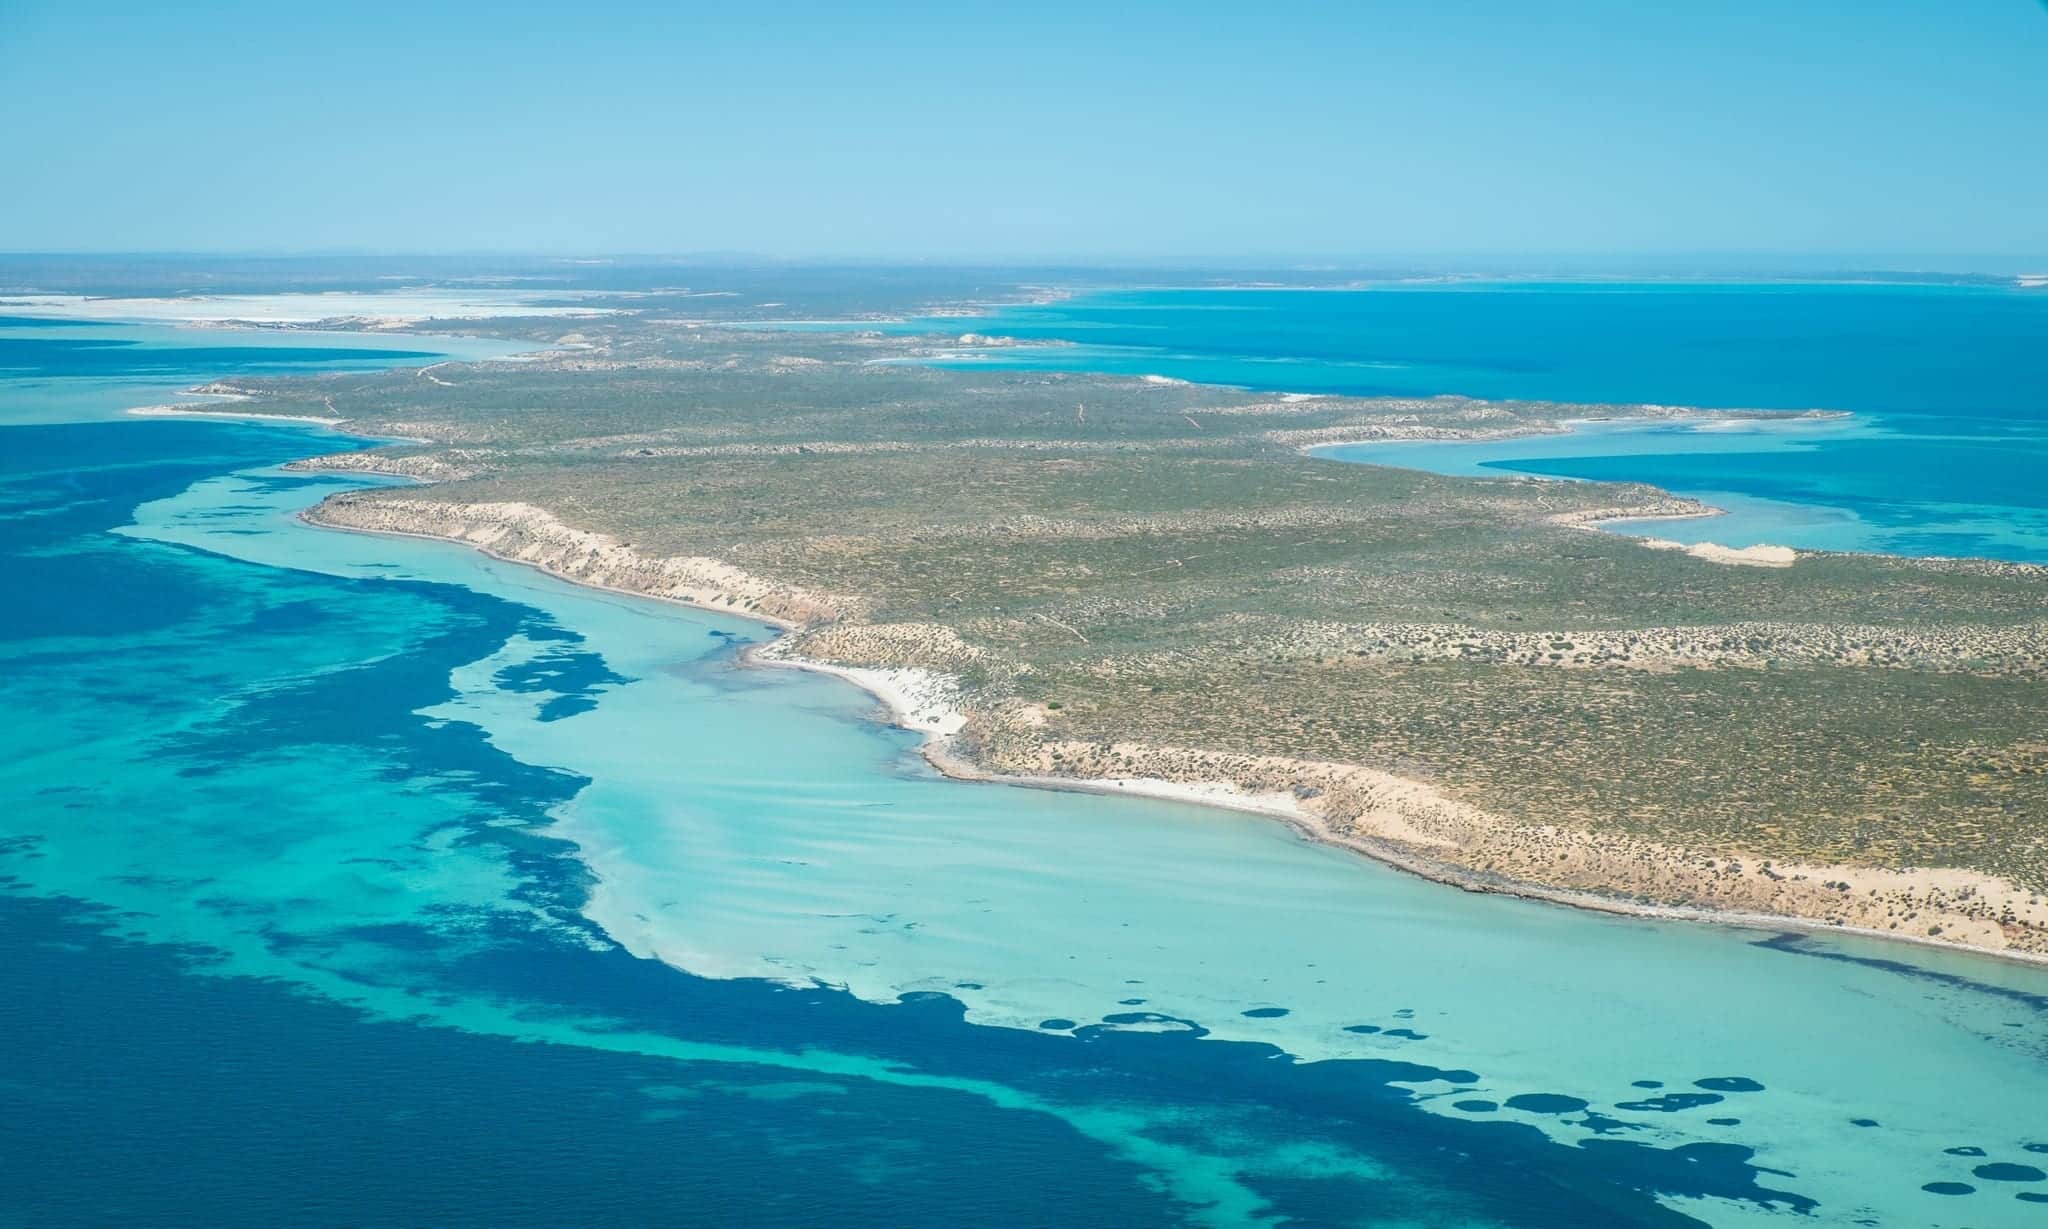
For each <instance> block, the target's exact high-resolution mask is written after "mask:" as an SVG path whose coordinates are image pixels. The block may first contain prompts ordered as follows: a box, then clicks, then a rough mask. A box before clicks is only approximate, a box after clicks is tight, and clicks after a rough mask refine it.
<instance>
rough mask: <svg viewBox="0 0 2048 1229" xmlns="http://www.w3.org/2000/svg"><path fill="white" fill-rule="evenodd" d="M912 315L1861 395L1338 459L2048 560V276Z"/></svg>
mask: <svg viewBox="0 0 2048 1229" xmlns="http://www.w3.org/2000/svg"><path fill="white" fill-rule="evenodd" d="M869 327H871V326H869ZM903 327H904V328H906V329H908V330H910V331H928V330H932V329H939V330H943V331H947V332H956V331H962V332H964V331H968V330H972V331H976V332H980V333H994V334H1000V335H1005V336H1011V337H1019V338H1024V339H1031V340H1045V341H1051V340H1064V341H1068V342H1073V343H1075V344H1072V345H1066V346H1056V347H1055V346H1048V347H1024V348H1017V349H995V350H990V349H962V350H958V351H954V352H951V353H949V354H947V355H945V356H943V357H941V358H940V359H939V360H938V361H939V362H940V363H942V364H944V365H957V366H990V365H994V366H1003V367H1026V368H1037V369H1056V370H1087V371H1112V372H1122V373H1126V374H1154V375H1164V376H1169V377H1172V378H1176V379H1185V380H1193V381H1197V382H1203V383H1215V384H1231V385H1239V386H1244V387H1250V388H1260V389H1270V390H1278V391H1286V392H1301V393H1345V394H1354V395H1363V396H1418V395H1421V396H1433V395H1437V394H1446V393H1448V394H1460V395H1465V396H1473V397H1488V398H1530V399H1542V400H1552V401H1565V402H1584V403H1597V404H1641V403H1651V404H1661V405H1685V406H1701V407H1709V408H1719V409H1745V408H1746V409H1774V410H1805V409H1828V410H1842V411H1849V412H1851V414H1852V416H1851V417H1850V418H1849V419H1847V420H1846V421H1838V422H1831V423H1825V424H1803V425H1800V426H1798V427H1795V428H1793V429H1789V430H1787V429H1783V428H1777V427H1763V428H1758V429H1753V430H1744V431H1733V432H1727V431H1712V432H1708V431H1700V430H1697V429H1694V428H1690V427H1684V426H1670V425H1653V426H1648V427H1642V428H1639V429H1634V430H1629V429H1622V428H1616V427H1601V428H1599V429H1592V430H1585V431H1582V432H1580V433H1577V434H1575V435H1572V436H1567V437H1562V438H1555V439H1545V440H1541V441H1527V440H1513V441H1501V442H1494V443H1488V444H1445V445H1436V444H1430V445H1412V444H1411V445H1394V446H1385V445H1377V444H1374V445H1366V446H1361V447H1356V448H1335V449H1328V450H1323V455H1327V456H1331V457H1335V458H1337V459H1340V460H1347V461H1362V462H1368V463H1373V464H1384V465H1402V466H1408V467H1411V468H1418V469H1429V470H1434V471H1438V472H1442V473H1453V474H1466V475H1474V474H1478V475H1485V474H1493V475H1496V476H1498V475H1500V474H1502V473H1504V472H1505V473H1525V474H1539V475H1543V476H1546V477H1555V478H1581V479H1601V480H1625V481H1636V482H1649V483H1653V484H1655V485H1657V486H1660V487H1663V488H1665V489H1667V490H1672V491H1676V492H1678V493H1680V494H1685V495H1692V496H1695V497H1697V498H1701V499H1704V500H1706V501H1707V502H1709V503H1711V504H1714V505H1715V506H1717V507H1720V508H1724V509H1726V510H1727V511H1728V512H1729V513H1730V515H1728V516H1725V517H1717V518H1712V519H1707V520H1697V521H1689V522H1659V523H1658V524H1657V526H1656V529H1655V532H1656V534H1657V536H1659V537H1664V538H1673V539H1677V540H1681V541H1686V542H1698V541H1715V542H1720V543H1723V544H1724V545H1735V546H1748V545H1753V544H1755V543H1759V542H1773V543H1780V544H1784V545H1791V546H1799V547H1805V548H1809V549H1821V550H1862V551H1883V552H1888V553H1897V554H1910V555H1974V556H1987V557H1991V558H1998V559H2015V560H2033V561H2048V482H2044V481H2042V478H2041V475H2042V474H2043V473H2044V472H2048V290H2022V289H2018V288H2012V289H2001V288H1996V287H1989V286H1931V285H1913V286H1906V285H1877V284H1870V285H1812V284H1766V285H1733V284H1730V285H1688V284H1677V283H1670V284H1660V283H1637V284H1629V283H1605V284H1582V285H1571V284H1554V283H1522V284H1513V283H1507V284H1503V283H1464V284H1457V285H1450V286H1431V287H1424V286H1410V287H1384V288H1380V289H1374V290H1366V291H1284V290H1218V291H1210V290H1159V291H1125V292H1116V293H1107V294H1090V295H1083V296H1080V297H1078V298H1074V299H1070V300H1066V301H1063V302H1059V303H1053V304H1047V305H1043V306H1034V307H1023V308H1004V309H1001V310H999V311H997V312H995V313H994V314H993V315H991V316H985V317H976V318H957V319H950V320H929V321H914V322H910V323H909V324H907V325H905V326H903ZM1615 528H1618V529H1622V530H1624V531H1631V532H1633V531H1636V530H1637V529H1638V528H1639V527H1634V526H1616V527H1615Z"/></svg>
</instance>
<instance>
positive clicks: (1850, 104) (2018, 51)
mask: <svg viewBox="0 0 2048 1229" xmlns="http://www.w3.org/2000/svg"><path fill="white" fill-rule="evenodd" d="M0 106H4V108H5V114H6V116H7V121H6V122H5V123H0V250H11V251H17V252H22V251H31V252H33V251H43V252H48V251H202V252H302V251H327V250H367V251H385V252H427V251H440V252H448V251H463V252H468V251H499V252H532V253H548V254H575V253H628V252H630V253H676V254H682V253H712V252H716V253H751V254H761V255H769V256H778V257H786V258H804V257H868V258H889V259H899V258H900V259H925V260H935V261H959V260H988V261H998V260H1013V259H1033V258H1044V259H1109V260H1200V259H1224V258H1263V257H1281V258H1289V259H1301V260H1330V261H1339V260H1343V259H1347V258H1354V257H1404V258H1405V257H1428V256H1432V255H1451V254H1490V253H1500V254H1526V255H1535V256H1558V257H1570V256H1595V255H1621V256H1627V255H1631V254H1689V253H1699V254H1708V255H1712V254H1757V255H1763V256H1781V257H1786V258H1793V257H1814V256H1819V255H1832V254H1858V255H1863V256H1869V257H1877V258H1887V259H1888V261H1889V263H1893V264H1900V263H1910V262H1912V261H1919V262H1921V265H1922V266H1923V267H1932V265H1931V264H1930V263H1929V262H1934V261H1938V260H1939V259H1940V258H1942V257H1944V256H1957V255H1964V254H1969V255H1976V256H1994V257H1999V258H2006V257H2010V258H2013V259H2014V260H2016V261H2018V262H2020V263H2022V264H2025V263H2026V262H2033V265H2034V266H2036V267H2038V266H2041V265H2044V264H2048V6H2044V5H2043V3H2041V2H2040V0H1915V2H1907V0H1761V2H1751V0H1714V2H1711V3H1694V4H1678V3H1663V2H1662V0H1613V2H1608V0H1551V2H1546V3H1530V2H1528V0H1500V2H1490V0H1433V2H1424V0H1415V2H1405V0H1403V2H1393V0H1389V2H1384V3H1381V2H1375V0H1353V2H1352V3H1330V4H1304V3H1288V2H1286V0H1264V2H1262V3H1245V2H1242V0H1233V2H1231V3H1210V2H1208V0H1183V2H1181V3H1176V4H1159V3H1145V2H1143V0H1138V2H1131V3H1116V2H1115V0H1090V2H1088V3H1069V2H1068V0H1042V2H1037V3H1017V2H1015V0H1011V2H1009V3H1002V4H981V3H974V2H971V0H954V2H952V3H944V4H938V3H932V4H922V3H890V2H889V0H869V2H867V3H778V2H775V0H754V2H750V3H720V4H692V3H669V4H635V3H604V2H601V0H589V2H587V3H583V4H567V3H561V2H560V0H555V2H553V3H549V4H545V5H541V4H526V3H523V2H522V0H505V2H502V3H495V4H489V5H484V4H476V5H463V4H456V3H433V2H431V0H414V2H413V3H406V4H393V3H384V2H381V0H363V2H352V3H348V4H278V3H274V2H268V0H266V2H265V3H261V4H229V3H214V4H208V3H203V2H195V3H181V4H163V3H150V4H134V5H130V4H125V3H121V2H118V0H109V2H102V3H93V4H79V3H76V2H75V0H63V2H59V3H45V2H43V0H0Z"/></svg>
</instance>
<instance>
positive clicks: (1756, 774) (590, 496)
mask: <svg viewBox="0 0 2048 1229" xmlns="http://www.w3.org/2000/svg"><path fill="white" fill-rule="evenodd" d="M706 302H707V301H706V300H704V299H701V298H695V299H689V300H683V301H679V302H678V303H675V304H659V303H658V304H649V303H634V304H629V305H628V306H629V307H630V308H631V310H622V311H619V312H617V313H615V314H607V315H602V316H592V317H588V318H582V319H578V320H577V321H575V322H574V331H573V332H564V331H563V328H564V325H563V322H562V321H561V320H559V319H552V320H549V319H529V320H500V321H493V322H487V323H476V322H468V323H465V324H462V325H460V326H451V327H461V328H462V329H464V330H465V331H469V332H482V333H486V334H489V335H492V336H500V337H510V338H517V339H522V340H526V341H529V342H531V343H533V344H535V345H536V346H537V347H539V348H540V349H539V353H537V354H536V355H535V356H533V357H532V358H531V359H530V360H529V361H521V362H516V363H479V364H470V365H457V364H438V365H436V366H435V367H434V368H433V369H431V371H397V372H387V373H383V374H377V375H360V374H356V375H342V376H327V377H318V378H310V379H309V378H293V379H282V378H281V379H251V378H246V377H245V378H241V379H238V380H236V381H235V382H234V383H233V386H232V387H226V386H211V387H209V389H208V390H207V391H209V392H211V393H214V394H220V393H232V394H235V395H238V396H240V397H243V398H246V400H245V401H242V402H238V403H237V404H236V405H235V406H234V407H233V412H235V413H240V414H248V413H260V414H265V415H280V416H287V417H302V418H306V419H311V420H315V421H320V422H327V421H329V420H337V419H338V420H340V421H341V422H342V423H343V424H344V429H346V430H349V431H352V432H358V433H360V434H363V435H369V436H377V437H384V438H391V437H403V438H405V439H407V440H411V441H419V442H411V443H405V444H400V445H395V446H387V447H379V448H376V449H373V450H368V451H345V452H339V453H335V454H333V455H330V456H326V457H321V458H316V459H313V460H309V461H306V462H301V463H299V464H300V465H301V467H304V468H318V469H330V470H335V471H343V472H376V473H384V474H396V475H403V476H406V477H409V478H414V479H418V480H419V481H420V482H421V483H422V484H424V485H406V486H380V487H376V488H371V489H352V490H349V491H346V492H343V493H340V494H337V495H335V496H333V497H331V498H330V499H328V500H327V501H326V502H325V503H323V504H321V505H320V506H319V507H318V508H316V509H315V510H314V511H313V513H311V517H312V519H315V520H317V521H319V522H320V523H322V524H326V525H332V526H337V527H342V528H348V529H355V530H369V531H378V532H395V533H408V534H423V535H430V536H434V537H440V538H447V539H450V540H454V541H459V542H465V543H468V544H470V545H473V546H476V547H479V548H482V549H485V550H488V551H490V552H492V553H494V554H497V555H500V556H503V557H505V558H508V559H513V560H518V561H522V562H526V563H530V564H533V565H535V566H538V567H541V568H544V569H546V570H548V571H550V572H552V573H554V574H556V575H559V576H562V577H565V578H568V579H570V580H574V581H579V582H583V583H588V584H596V585H604V586H608V587H611V588H615V589H620V590H625V591H628V592H633V593H640V594H646V595H650V596H655V597H662V598H669V599H673V600H678V601H684V602H689V603H692V604H696V605H701V606H706V607H710V608H713V609H717V610H721V611H728V612H732V613H739V614H745V615H749V616H752V617H755V618H758V619H762V620H764V621H767V622H771V623H774V624H777V625H778V626H780V627H782V628H784V629H785V631H786V634H785V635H783V636H782V637H780V638H779V639H777V640H776V641H774V642H773V643H772V644H770V645H767V646H764V647H763V648H762V649H760V650H759V651H758V652H757V653H756V654H755V656H756V657H757V658H758V659H759V660H760V661H761V662H762V663H764V664H770V663H784V664H806V665H812V666H817V667H821V668H829V669H832V670H835V671H839V672H841V673H844V674H846V675H847V676H849V677H851V678H853V679H854V680H855V681H857V682H860V683H862V684H863V685H864V686H867V687H868V688H869V689H870V690H872V691H874V692H876V693H877V694H879V695H881V696H883V697H884V698H885V699H887V700H888V701H889V702H890V703H891V705H892V707H893V709H894V710H895V713H896V717H897V719H898V720H899V721H901V722H902V723H903V724H905V725H908V726H911V727H912V728H916V729H921V730H923V731H925V732H926V733H927V734H928V736H929V738H930V741H929V743H928V746H927V756H928V758H930V759H931V761H932V762H933V763H934V764H935V765H937V766H938V767H939V768H940V769H941V770H943V771H946V772H949V773H953V774H956V775H961V776H986V777H991V778H998V779H1007V780H1014V781H1018V782H1021V783H1027V784H1039V785H1054V786H1061V787H1069V788H1095V789H1109V790H1121V791H1126V792H1150V793H1157V794H1162V795H1167V796H1176V797H1185V798H1190V799H1194V800H1197V801H1204V802H1211V803H1217V804H1221V805H1232V806H1238V807H1243V808H1246V809H1252V810H1257V811H1261V812H1264V813H1268V814H1272V815H1275V816H1277V817H1280V818H1283V819H1285V820H1287V821H1289V822H1291V823H1293V824H1295V825H1296V826H1297V827H1299V828H1301V829H1302V830H1303V831H1305V832H1308V833H1310V834H1311V835H1313V836H1315V837H1316V838H1317V839H1321V840H1326V841H1330V842H1334V843H1337V844H1341V845H1345V846H1348V847H1351V848H1354V849H1357V850H1359V851H1361V852H1363V853H1366V854H1369V855H1371V856H1373V857H1376V858H1379V859H1382V860H1384V861H1386V862H1389V863H1392V864H1394V865H1398V866H1402V867H1405V868H1408V869H1410V870H1413V871H1416V872H1418V873H1421V874H1424V875H1428V876H1431V877H1433V878H1437V879H1441V880H1445V881H1447V882H1452V883H1457V884H1460V885H1463V886H1467V887H1471V888H1475V889H1481V890H1493V891H1508V892H1516V893H1521V894H1526V895H1532V896H1540V897H1546V898H1550V899H1557V900H1562V901H1567V902H1569V903H1574V904H1579V905H1586V906H1591V907H1597V908H1607V909H1617V910H1632V911H1646V912H1666V911H1681V912H1697V913H1704V914H1711V915H1717V916H1724V917H1734V918H1739V919H1748V920H1757V919H1778V920H1784V921H1789V922H1792V923H1796V924H1806V925H1818V926H1842V927H1851V928H1856V929H1860V930H1865V931H1870V932H1875V933H1879V934H1884V935H1888V936H1894V937H1898V938H1905V939H1912V940H1916V941H1921V942H1934V943H1954V944H1963V945H1967V946H1970V947H1973V948H1978V949H1983V950H1989V951H1996V952H2001V953H2006V954H2011V955H2015V956H2021V957H2043V956H2048V899H2044V895H2043V894H2044V892H2048V831H2044V829H2043V828H2042V827H2041V825H2039V824H2038V823H2035V822H2030V817H2032V816H2038V815H2040V814H2042V813H2044V810H2048V740H2044V739H2043V736H2042V734H2041V730H2040V724H2039V713H2040V711H2041V698H2042V688H2043V686H2044V678H2043V673H2044V670H2048V573H2044V570H2043V569H2040V568H2036V567H2031V566H2026V565H2019V564H2009V563H1995V562H1983V561H1961V560H1916V559H1904V558H1893V557H1884V556H1870V555H1839V554H1815V553H1805V552H1791V551H1785V550H1762V551H1755V550H1752V551H1745V552H1730V551H1714V550H1705V549H1700V548H1693V549H1691V550H1684V549H1676V550H1674V549H1656V547H1659V546H1668V545H1669V544H1662V543H1656V542H1645V541H1639V540H1633V539H1629V538H1624V537H1621V536H1618V535H1615V534H1610V533H1599V532H1589V531H1588V530H1589V528H1590V527H1591V526H1593V525H1594V524H1595V523H1597V522H1599V521H1602V520H1606V519H1612V518H1644V517H1659V516H1691V515H1704V514H1709V513H1710V512H1711V509H1707V508H1705V507H1703V506H1701V505H1698V504H1695V503H1692V502H1691V501H1686V500H1680V499H1676V498H1674V497H1672V496H1670V495H1668V494H1666V493H1664V492H1661V491H1658V490H1655V489H1652V488H1648V487H1642V486H1634V485H1616V484H1594V483H1567V482H1555V481H1543V480H1535V479H1521V478H1511V477H1510V478H1500V479H1457V478H1445V477H1437V476H1432V475H1428V474H1422V473H1417V472H1412V471H1406V470H1395V469H1386V468H1379V467H1373V466H1363V465H1352V464H1344V463H1340V462H1335V461H1329V460H1324V459H1320V458H1317V457H1315V456H1313V455H1310V454H1309V452H1308V451H1307V450H1308V449H1310V448H1313V447H1315V446H1318V445H1322V444H1328V443H1332V442H1341V441H1353V440H1382V439H1456V438H1474V437H1483V436H1488V435H1502V434H1512V433H1524V432H1544V431H1558V430H1563V429H1565V426H1564V424H1565V423H1567V422H1568V421H1571V420H1579V419H1585V418H1589V417H1628V416H1644V415H1658V416H1683V415H1692V414H1703V413H1706V411H1694V410H1686V409H1682V408H1681V409H1674V408H1671V407H1663V406H1605V405H1602V406H1589V405H1562V404H1552V403H1539V402H1482V401H1476V400H1469V399H1464V398H1455V397H1443V398H1403V399H1359V398H1345V397H1315V398H1301V397H1287V396H1277V395H1269V394H1257V393H1249V392H1244V391H1240V390H1234V389H1226V388H1217V387H1207V386H1202V385H1195V384H1187V383H1182V382H1178V381H1164V380H1147V379H1135V378H1121V377H1109V376H1096V375H1076V374H1064V373H1056V372H1044V371H1028V370H1022V371H1020V370H1002V369H985V370H975V369H973V368H971V367H970V368H967V369H961V368H957V367H955V368H945V369H942V368H936V367H932V366H927V365H923V364H922V363H920V362H919V361H918V360H920V359H923V358H927V357H929V356H931V355H932V354H933V353H935V352H936V351H937V350H939V349H941V348H946V347H955V346H957V345H958V344H959V343H958V339H957V338H953V337H935V336H934V337H919V336H909V335H901V334H896V333H884V332H880V331H875V332H858V331H838V332H820V331H781V330H769V329H762V328H758V327H752V326H751V322H746V321H741V320H738V319H734V318H721V317H720V316H719V315H718V314H717V309H716V308H715V307H712V308H708V309H707V306H706ZM801 309H802V305H801V304H795V305H792V306H790V307H789V308H788V310H789V311H792V312H796V311H800V310H801ZM734 310H735V311H737V309H734ZM881 310H890V308H888V307H886V306H885V307H884V308H882V309H881ZM894 310H898V311H901V310H904V308H903V307H902V306H901V305H897V306H896V307H895V308H894ZM685 313H686V314H685ZM983 340H986V339H977V341H983ZM201 408H203V407H201ZM1720 413H1726V411H1721V412H1720ZM1757 564H1761V565H1763V566H1749V565H1757Z"/></svg>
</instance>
